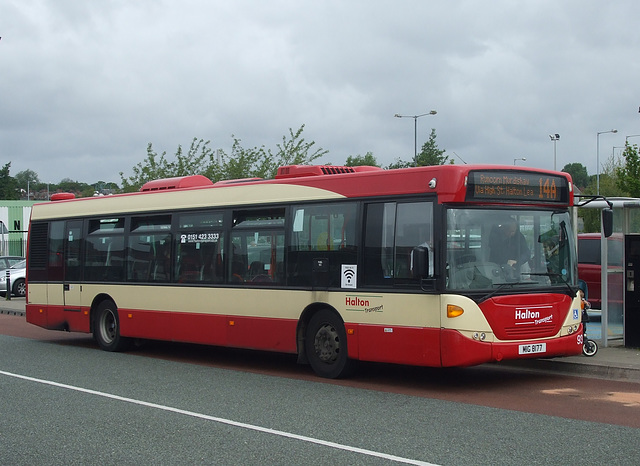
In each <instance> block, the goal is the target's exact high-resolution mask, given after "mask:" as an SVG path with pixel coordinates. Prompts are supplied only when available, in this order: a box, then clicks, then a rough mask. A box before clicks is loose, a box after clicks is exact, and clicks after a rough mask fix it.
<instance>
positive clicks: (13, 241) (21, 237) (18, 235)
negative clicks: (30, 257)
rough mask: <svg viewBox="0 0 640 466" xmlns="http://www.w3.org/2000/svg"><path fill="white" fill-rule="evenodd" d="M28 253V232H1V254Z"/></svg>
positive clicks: (24, 254) (18, 254) (21, 254)
mask: <svg viewBox="0 0 640 466" xmlns="http://www.w3.org/2000/svg"><path fill="white" fill-rule="evenodd" d="M26 255H27V232H26V231H9V232H6V233H2V234H0V256H22V257H25V256H26Z"/></svg>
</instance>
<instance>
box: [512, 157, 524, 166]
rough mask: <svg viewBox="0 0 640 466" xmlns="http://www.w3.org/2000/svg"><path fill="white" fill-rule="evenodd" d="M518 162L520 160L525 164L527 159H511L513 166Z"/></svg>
mask: <svg viewBox="0 0 640 466" xmlns="http://www.w3.org/2000/svg"><path fill="white" fill-rule="evenodd" d="M518 160H522V161H523V162H526V160H527V158H526V157H520V158H519V159H513V164H514V165H515V164H516V162H517V161H518Z"/></svg>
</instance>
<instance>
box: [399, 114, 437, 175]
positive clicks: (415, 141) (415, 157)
mask: <svg viewBox="0 0 640 466" xmlns="http://www.w3.org/2000/svg"><path fill="white" fill-rule="evenodd" d="M436 113H438V112H436V111H435V110H431V111H430V112H428V113H422V114H420V115H400V114H399V113H396V114H395V115H393V116H394V117H396V118H413V163H415V164H416V165H417V164H418V118H420V117H423V116H427V115H435V114H436Z"/></svg>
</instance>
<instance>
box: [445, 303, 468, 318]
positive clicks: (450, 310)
mask: <svg viewBox="0 0 640 466" xmlns="http://www.w3.org/2000/svg"><path fill="white" fill-rule="evenodd" d="M462 314H464V309H462V308H461V307H460V306H456V305H455V304H447V317H458V316H461V315H462Z"/></svg>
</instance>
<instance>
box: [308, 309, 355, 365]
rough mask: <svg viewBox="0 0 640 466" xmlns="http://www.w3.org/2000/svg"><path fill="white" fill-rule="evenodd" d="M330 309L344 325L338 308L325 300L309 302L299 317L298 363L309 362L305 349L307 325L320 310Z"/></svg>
mask: <svg viewBox="0 0 640 466" xmlns="http://www.w3.org/2000/svg"><path fill="white" fill-rule="evenodd" d="M325 309H326V310H329V311H331V312H333V313H334V314H335V315H336V317H338V319H340V321H341V322H342V324H343V325H344V319H343V318H342V316H341V315H340V313H339V312H338V310H337V309H336V308H335V307H333V306H331V305H329V304H327V303H324V302H315V303H311V304H309V305H308V306H307V307H306V308H305V309H304V310H303V311H302V314H301V315H300V319H298V327H297V328H296V348H297V352H298V364H309V359H308V358H307V352H306V350H305V344H304V339H305V334H306V331H307V326H308V325H309V321H310V320H311V318H312V317H313V316H314V315H315V314H316V313H317V312H319V311H322V310H325Z"/></svg>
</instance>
